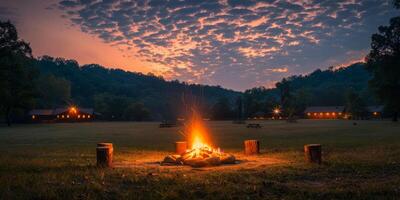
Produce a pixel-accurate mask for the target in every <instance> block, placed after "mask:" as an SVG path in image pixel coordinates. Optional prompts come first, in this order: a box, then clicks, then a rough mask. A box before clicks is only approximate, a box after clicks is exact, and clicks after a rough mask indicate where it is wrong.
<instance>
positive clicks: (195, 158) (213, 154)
mask: <svg viewBox="0 0 400 200" xmlns="http://www.w3.org/2000/svg"><path fill="white" fill-rule="evenodd" d="M235 161H236V158H235V156H233V155H230V154H226V153H222V152H219V151H216V150H213V149H211V148H208V147H203V148H199V149H191V150H188V151H186V152H185V153H182V154H180V155H169V156H166V157H165V158H164V160H163V161H162V162H161V165H189V166H191V167H206V166H218V165H221V164H234V163H235Z"/></svg>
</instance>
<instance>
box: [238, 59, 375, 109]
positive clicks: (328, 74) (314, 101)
mask: <svg viewBox="0 0 400 200" xmlns="http://www.w3.org/2000/svg"><path fill="white" fill-rule="evenodd" d="M370 78H371V76H370V75H369V73H368V72H367V71H366V70H365V64H364V63H355V64H352V65H350V66H348V67H344V68H340V69H337V70H335V69H333V68H330V69H328V70H320V69H317V70H315V71H314V72H312V73H310V74H308V75H299V76H291V77H288V78H286V79H284V81H281V82H278V83H277V86H279V85H282V83H283V82H285V84H286V85H287V86H288V88H289V90H290V94H291V99H294V101H295V102H294V103H295V104H297V106H298V107H300V108H299V112H301V110H302V109H304V108H305V107H306V106H337V105H346V103H347V100H348V99H347V96H348V93H349V92H355V93H357V95H359V96H360V98H361V99H362V100H363V102H364V103H365V104H366V105H376V104H377V102H376V99H375V98H374V94H373V93H372V92H371V91H370V90H369V87H368V81H369V80H370ZM244 99H245V101H244V102H245V112H246V115H247V116H252V115H254V113H257V112H259V111H262V112H265V113H268V112H271V111H272V109H273V108H274V107H276V106H279V105H281V104H282V102H281V91H280V88H279V87H277V88H273V89H266V88H263V87H259V88H253V89H250V90H247V91H245V93H244Z"/></svg>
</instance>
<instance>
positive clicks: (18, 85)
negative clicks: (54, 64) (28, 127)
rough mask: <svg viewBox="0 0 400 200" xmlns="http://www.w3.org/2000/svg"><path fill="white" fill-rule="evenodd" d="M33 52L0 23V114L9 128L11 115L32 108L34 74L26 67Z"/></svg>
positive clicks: (11, 29) (4, 23)
mask: <svg viewBox="0 0 400 200" xmlns="http://www.w3.org/2000/svg"><path fill="white" fill-rule="evenodd" d="M31 57H32V50H31V48H30V46H29V44H28V43H26V42H24V41H23V40H21V39H19V38H18V33H17V30H16V28H15V26H14V25H13V24H11V23H10V22H9V21H8V22H2V21H0V110H1V112H3V113H4V116H5V120H6V123H7V125H8V126H10V125H11V119H12V114H13V113H14V112H16V110H18V109H27V108H28V107H30V106H31V105H32V104H33V100H34V99H33V98H34V96H35V93H34V84H33V77H34V76H35V71H34V70H33V68H31V67H29V65H30V63H29V62H30V58H31Z"/></svg>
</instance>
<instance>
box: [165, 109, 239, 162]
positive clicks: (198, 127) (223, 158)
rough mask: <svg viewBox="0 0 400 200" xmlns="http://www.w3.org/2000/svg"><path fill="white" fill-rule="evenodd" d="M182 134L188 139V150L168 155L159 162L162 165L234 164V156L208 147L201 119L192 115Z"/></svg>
mask: <svg viewBox="0 0 400 200" xmlns="http://www.w3.org/2000/svg"><path fill="white" fill-rule="evenodd" d="M185 127H186V132H187V133H189V134H183V135H184V136H186V137H188V136H189V137H188V138H189V144H190V148H189V149H187V150H186V151H185V152H183V153H181V154H178V155H168V156H166V157H165V158H164V160H163V161H162V162H161V164H162V165H189V166H192V167H207V166H218V165H221V164H234V163H235V162H236V158H235V156H233V155H231V154H227V153H224V152H222V151H221V150H220V149H219V148H214V147H212V146H211V145H210V142H209V141H210V140H209V139H208V134H207V131H206V130H205V128H204V126H203V125H202V122H201V119H199V117H196V115H194V116H193V117H192V121H191V122H190V124H189V125H188V126H185Z"/></svg>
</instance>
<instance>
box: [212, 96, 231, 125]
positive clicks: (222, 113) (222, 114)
mask: <svg viewBox="0 0 400 200" xmlns="http://www.w3.org/2000/svg"><path fill="white" fill-rule="evenodd" d="M212 113H213V114H212V116H213V119H216V120H226V119H230V118H232V110H231V107H230V103H229V100H228V99H227V98H225V97H221V98H219V99H218V101H217V103H216V104H214V106H213V107H212Z"/></svg>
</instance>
